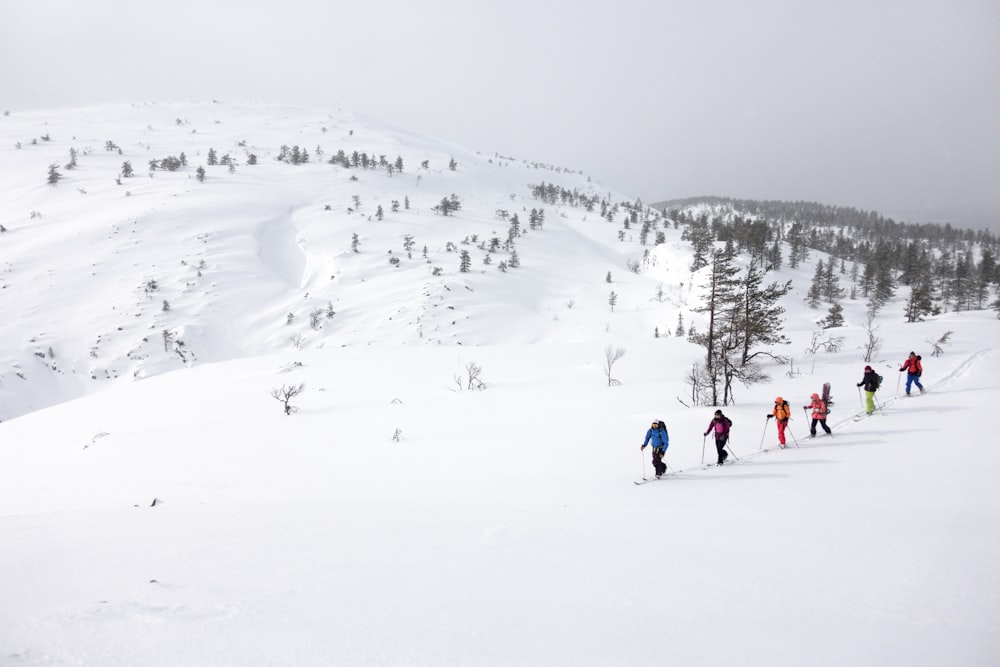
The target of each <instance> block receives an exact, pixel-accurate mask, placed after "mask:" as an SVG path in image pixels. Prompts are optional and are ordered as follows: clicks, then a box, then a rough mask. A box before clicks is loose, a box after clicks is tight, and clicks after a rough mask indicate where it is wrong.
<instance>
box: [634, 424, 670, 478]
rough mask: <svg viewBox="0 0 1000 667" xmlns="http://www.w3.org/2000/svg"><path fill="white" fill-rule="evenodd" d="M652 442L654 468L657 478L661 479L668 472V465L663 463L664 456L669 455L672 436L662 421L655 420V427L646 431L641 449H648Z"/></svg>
mask: <svg viewBox="0 0 1000 667" xmlns="http://www.w3.org/2000/svg"><path fill="white" fill-rule="evenodd" d="M650 442H652V445H653V468H654V469H655V470H656V476H657V477H659V476H660V475H662V474H663V473H665V472H666V471H667V464H666V463H664V462H663V455H664V454H666V453H667V447H669V446H670V436H669V435H668V434H667V425H666V424H664V423H663V421H662V420H653V425H652V426H650V427H649V430H648V431H646V439H645V440H644V441H643V443H642V447H641V448H640V449H646V445H648V444H650Z"/></svg>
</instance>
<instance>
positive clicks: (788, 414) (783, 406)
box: [775, 401, 792, 419]
mask: <svg viewBox="0 0 1000 667" xmlns="http://www.w3.org/2000/svg"><path fill="white" fill-rule="evenodd" d="M778 407H780V408H781V410H782V411H783V412H784V413H785V414H784V416H782V417H778V415H775V417H777V418H778V419H788V418H789V417H791V416H792V411H791V409H790V408H789V407H788V401H782V402H781V405H780V406H778Z"/></svg>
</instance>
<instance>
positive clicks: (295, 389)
mask: <svg viewBox="0 0 1000 667" xmlns="http://www.w3.org/2000/svg"><path fill="white" fill-rule="evenodd" d="M305 390H306V385H305V384H304V383H300V384H297V385H284V384H283V385H281V388H280V389H272V390H271V398H273V399H275V400H276V401H281V403H282V406H283V408H284V410H285V414H286V415H291V414H294V413H296V412H298V411H299V409H298V408H297V407H295V406H294V405H292V404H291V403H290V401H291V400H292V399H293V398H295V397H296V396H298V395H299V394H301V393H302V392H303V391H305Z"/></svg>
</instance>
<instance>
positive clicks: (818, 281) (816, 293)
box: [806, 260, 825, 308]
mask: <svg viewBox="0 0 1000 667" xmlns="http://www.w3.org/2000/svg"><path fill="white" fill-rule="evenodd" d="M824 275H825V271H824V269H823V260H819V261H818V262H816V271H815V272H814V273H813V279H812V283H810V285H809V291H808V292H806V303H808V304H809V307H810V308H818V307H819V301H820V297H821V296H822V295H823V276H824Z"/></svg>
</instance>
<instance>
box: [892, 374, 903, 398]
mask: <svg viewBox="0 0 1000 667" xmlns="http://www.w3.org/2000/svg"><path fill="white" fill-rule="evenodd" d="M902 379H903V376H902V375H900V374H899V373H896V393H895V394H893V396H899V381H900V380H902Z"/></svg>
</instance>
